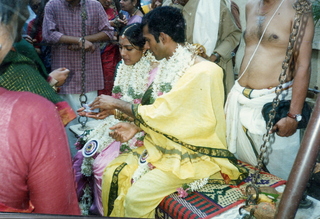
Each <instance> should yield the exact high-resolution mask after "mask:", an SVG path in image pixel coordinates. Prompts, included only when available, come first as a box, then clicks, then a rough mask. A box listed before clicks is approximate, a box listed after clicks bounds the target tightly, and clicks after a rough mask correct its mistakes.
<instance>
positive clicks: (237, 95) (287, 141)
mask: <svg viewBox="0 0 320 219" xmlns="http://www.w3.org/2000/svg"><path fill="white" fill-rule="evenodd" d="M291 85H292V82H287V83H285V84H284V86H283V91H282V92H281V94H280V96H279V99H280V100H290V99H291V97H292V87H291ZM245 94H246V96H245ZM247 96H249V97H247ZM274 97H275V88H271V89H260V90H256V89H247V88H245V87H242V86H240V84H239V83H238V81H236V83H235V85H234V86H233V88H232V90H231V91H230V93H229V95H228V99H227V102H226V105H225V113H226V120H227V145H228V149H229V150H230V151H231V152H232V153H234V154H235V156H236V157H237V158H238V159H239V160H241V161H244V162H247V163H249V164H251V165H254V166H255V165H256V164H257V154H260V147H261V145H262V144H263V135H264V134H266V132H267V129H266V122H265V120H264V118H263V116H262V113H261V110H262V107H263V105H264V104H266V103H267V102H272V100H273V99H274ZM299 147H300V130H297V132H296V133H295V134H294V135H292V136H290V137H280V136H278V135H277V134H272V135H271V137H270V141H269V143H268V144H267V148H268V150H267V153H268V156H267V158H266V159H265V160H264V164H265V165H266V167H267V169H268V170H269V172H270V173H272V174H274V175H276V176H278V177H281V178H283V179H287V178H288V176H289V174H290V171H291V168H292V166H293V163H294V160H295V157H296V155H297V152H298V150H299Z"/></svg>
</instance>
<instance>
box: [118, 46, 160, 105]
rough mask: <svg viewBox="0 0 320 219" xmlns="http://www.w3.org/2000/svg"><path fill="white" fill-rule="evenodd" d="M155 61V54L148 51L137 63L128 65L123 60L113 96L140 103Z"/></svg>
mask: <svg viewBox="0 0 320 219" xmlns="http://www.w3.org/2000/svg"><path fill="white" fill-rule="evenodd" d="M153 62H155V58H154V56H153V55H152V54H151V53H150V52H147V53H146V55H145V56H142V57H141V59H140V61H139V62H137V63H136V64H135V65H126V64H124V62H122V63H121V64H120V65H119V67H118V70H117V72H118V73H119V74H118V75H117V77H116V80H115V82H114V87H113V89H112V96H113V97H115V98H117V99H121V100H124V101H127V102H131V103H140V102H141V98H142V96H143V94H144V93H145V91H146V89H147V85H148V78H149V72H150V71H151V70H152V65H151V63H153Z"/></svg>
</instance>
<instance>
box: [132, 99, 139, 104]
mask: <svg viewBox="0 0 320 219" xmlns="http://www.w3.org/2000/svg"><path fill="white" fill-rule="evenodd" d="M133 103H134V104H140V103H141V100H140V99H134V100H133Z"/></svg>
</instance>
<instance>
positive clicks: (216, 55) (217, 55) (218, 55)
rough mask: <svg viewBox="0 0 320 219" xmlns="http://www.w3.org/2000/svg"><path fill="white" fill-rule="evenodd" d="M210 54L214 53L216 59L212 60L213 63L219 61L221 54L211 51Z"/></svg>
mask: <svg viewBox="0 0 320 219" xmlns="http://www.w3.org/2000/svg"><path fill="white" fill-rule="evenodd" d="M212 55H214V56H215V57H217V59H216V60H215V61H214V62H215V63H218V62H220V58H221V55H220V54H219V53H217V52H214V53H212Z"/></svg>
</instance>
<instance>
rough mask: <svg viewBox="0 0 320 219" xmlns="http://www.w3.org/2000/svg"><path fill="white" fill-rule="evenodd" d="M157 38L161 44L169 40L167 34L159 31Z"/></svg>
mask: <svg viewBox="0 0 320 219" xmlns="http://www.w3.org/2000/svg"><path fill="white" fill-rule="evenodd" d="M159 40H160V41H161V42H162V44H166V43H167V42H168V40H169V35H168V34H165V33H164V32H160V35H159Z"/></svg>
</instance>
